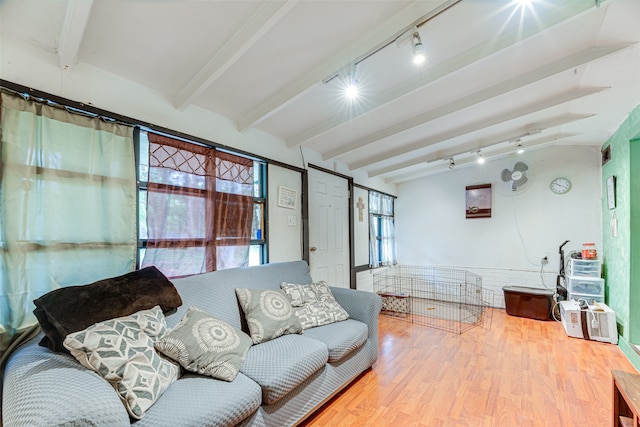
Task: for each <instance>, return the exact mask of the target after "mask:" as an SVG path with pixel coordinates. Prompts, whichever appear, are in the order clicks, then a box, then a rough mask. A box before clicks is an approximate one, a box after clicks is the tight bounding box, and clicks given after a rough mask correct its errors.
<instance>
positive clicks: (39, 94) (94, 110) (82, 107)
mask: <svg viewBox="0 0 640 427" xmlns="http://www.w3.org/2000/svg"><path fill="white" fill-rule="evenodd" d="M0 89H1V90H7V91H8V92H10V93H11V92H13V93H15V94H17V95H19V96H22V97H24V95H28V96H30V97H33V98H34V100H42V101H40V102H46V103H49V102H51V103H53V104H49V105H52V106H55V104H58V105H59V106H61V107H62V108H65V109H66V107H70V108H72V111H70V112H77V111H80V112H83V113H85V114H86V113H88V114H89V115H93V116H99V117H103V118H104V119H105V120H108V121H115V122H118V123H122V124H125V125H128V126H134V127H140V128H146V129H148V130H151V131H154V132H158V133H163V134H166V135H169V136H171V137H175V138H182V139H185V140H189V141H192V142H197V143H199V144H202V145H205V146H207V147H211V148H218V149H221V150H226V151H230V152H233V153H236V154H241V155H243V156H246V157H250V158H253V159H257V160H259V161H264V162H267V163H270V164H273V165H275V166H280V167H283V168H285V169H289V170H293V171H296V172H300V173H302V172H304V170H305V169H304V168H300V167H298V166H293V165H289V164H287V163H283V162H280V161H278V160H273V159H270V158H267V157H263V156H258V155H256V154H254V153H249V152H247V151H244V150H240V149H238V148H235V147H230V146H228V145H224V144H219V143H215V142H211V141H209V140H206V139H204V138H200V137H197V136H193V135H189V134H186V133H183V132H179V131H175V130H172V129H169V128H166V127H163V126H158V125H155V124H153V123H149V122H145V121H142V120H137V119H134V118H132V117H128V116H124V115H122V114H117V113H113V112H111V111H108V110H103V109H101V108H98V107H94V106H93V105H88V104H85V103H82V102H78V101H73V100H70V99H67V98H63V97H61V96H57V95H53V94H50V93H47V92H43V91H40V90H38V89H33V88H31V87H28V86H23V85H20V84H18V83H13V82H10V81H8V80H3V79H0ZM67 111H69V110H67Z"/></svg>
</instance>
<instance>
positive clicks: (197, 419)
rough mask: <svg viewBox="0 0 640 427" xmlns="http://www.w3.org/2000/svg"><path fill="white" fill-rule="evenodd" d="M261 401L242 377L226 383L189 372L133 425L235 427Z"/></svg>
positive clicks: (257, 390) (251, 383)
mask: <svg viewBox="0 0 640 427" xmlns="http://www.w3.org/2000/svg"><path fill="white" fill-rule="evenodd" d="M261 401H262V391H261V390H260V387H259V386H258V384H256V383H255V382H254V381H252V380H251V379H249V378H247V377H246V376H244V375H242V374H241V373H240V374H238V375H237V376H236V378H235V379H234V380H233V381H231V382H227V381H221V380H216V379H214V378H211V377H205V376H202V375H198V374H193V373H189V372H188V373H186V374H185V375H184V376H183V377H181V378H180V379H179V380H178V381H176V382H175V383H173V384H171V387H169V389H168V390H167V391H166V392H165V393H164V394H163V395H162V397H160V399H159V400H158V401H157V402H156V404H155V405H153V406H152V407H151V409H149V411H148V412H147V414H146V415H145V416H144V418H143V419H141V420H139V421H137V422H136V423H135V424H133V425H134V426H136V427H158V426H235V425H238V424H240V423H241V422H242V420H244V419H246V418H247V417H249V416H250V415H251V414H253V413H254V412H255V411H256V410H257V409H258V408H259V407H260V403H261Z"/></svg>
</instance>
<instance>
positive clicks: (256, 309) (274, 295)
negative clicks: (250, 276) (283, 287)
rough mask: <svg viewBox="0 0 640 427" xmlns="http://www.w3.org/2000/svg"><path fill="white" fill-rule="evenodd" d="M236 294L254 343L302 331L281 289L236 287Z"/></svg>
mask: <svg viewBox="0 0 640 427" xmlns="http://www.w3.org/2000/svg"><path fill="white" fill-rule="evenodd" d="M236 296H237V297H238V302H239V303H240V306H241V307H242V311H243V312H244V317H245V320H246V322H247V327H248V328H249V334H250V335H251V339H252V340H253V343H254V344H260V343H262V342H265V341H269V340H272V339H274V338H278V337H279V336H281V335H285V334H299V333H302V325H301V324H300V321H299V320H298V318H297V317H296V316H295V314H294V313H293V307H291V303H290V302H289V300H288V299H287V297H286V296H285V295H284V293H282V292H281V291H276V290H267V289H239V288H236Z"/></svg>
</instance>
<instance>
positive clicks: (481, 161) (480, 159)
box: [476, 150, 485, 165]
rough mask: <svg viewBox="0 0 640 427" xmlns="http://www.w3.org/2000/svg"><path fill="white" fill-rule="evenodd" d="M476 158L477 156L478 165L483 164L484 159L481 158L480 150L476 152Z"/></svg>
mask: <svg viewBox="0 0 640 427" xmlns="http://www.w3.org/2000/svg"><path fill="white" fill-rule="evenodd" d="M476 156H478V164H480V165H481V164H484V160H485V159H484V157H483V156H482V152H481V151H480V150H478V151H476Z"/></svg>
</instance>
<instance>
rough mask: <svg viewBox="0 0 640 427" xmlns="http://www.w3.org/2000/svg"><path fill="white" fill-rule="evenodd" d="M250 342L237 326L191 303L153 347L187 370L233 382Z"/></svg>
mask: <svg viewBox="0 0 640 427" xmlns="http://www.w3.org/2000/svg"><path fill="white" fill-rule="evenodd" d="M251 344H252V341H251V338H249V336H248V335H247V334H245V333H244V332H242V331H241V330H240V329H238V328H236V327H234V326H231V325H229V324H227V323H225V322H223V321H222V320H219V319H216V318H215V317H213V316H210V315H208V314H207V313H205V312H203V311H200V310H198V309H197V308H196V307H194V306H191V307H189V310H188V311H187V314H185V316H184V317H183V318H182V320H181V321H180V323H178V324H177V325H176V327H175V328H173V329H172V330H171V332H169V333H168V334H166V335H165V336H164V337H162V338H161V339H160V340H159V341H157V342H156V349H158V350H159V351H161V352H162V353H163V354H164V355H166V356H168V357H170V358H171V359H173V360H175V361H176V362H178V363H180V365H182V367H183V368H185V369H186V370H188V371H191V372H197V373H198V374H201V375H207V376H210V377H213V378H217V379H220V380H224V381H233V380H234V379H235V377H236V375H238V372H239V371H240V366H242V362H243V361H244V358H245V356H246V355H247V351H249V348H250V347H251Z"/></svg>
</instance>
